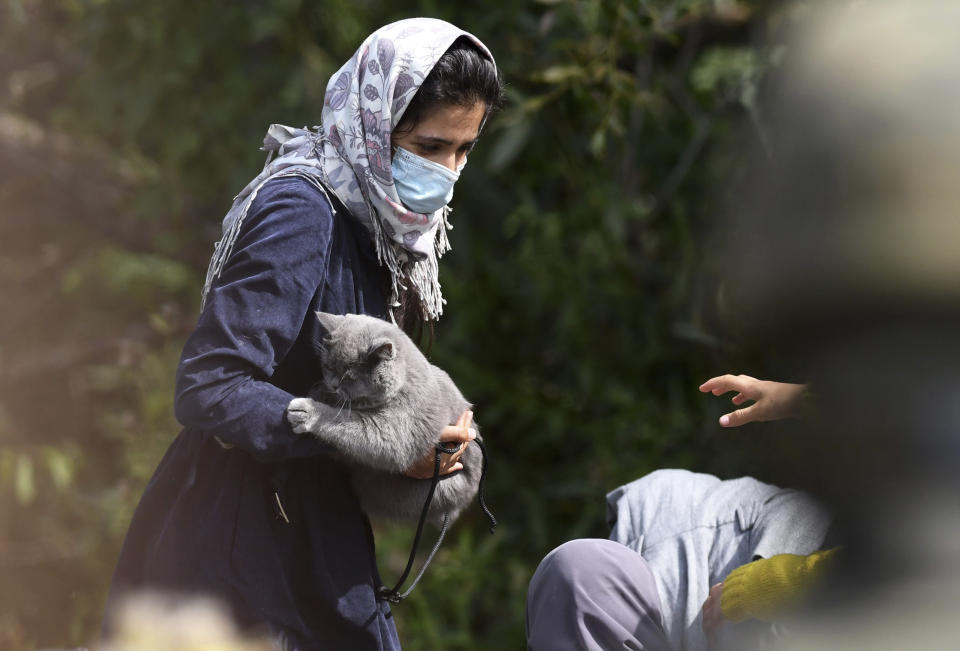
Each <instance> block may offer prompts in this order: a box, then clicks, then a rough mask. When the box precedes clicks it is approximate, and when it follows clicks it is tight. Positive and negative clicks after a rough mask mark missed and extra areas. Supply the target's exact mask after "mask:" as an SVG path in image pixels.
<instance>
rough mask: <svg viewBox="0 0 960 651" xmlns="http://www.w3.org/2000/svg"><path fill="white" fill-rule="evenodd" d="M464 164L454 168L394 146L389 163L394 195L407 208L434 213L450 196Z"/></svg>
mask: <svg viewBox="0 0 960 651" xmlns="http://www.w3.org/2000/svg"><path fill="white" fill-rule="evenodd" d="M466 163H467V162H466V161H463V165H460V167H458V168H457V169H456V171H454V170H451V169H449V168H447V167H444V166H443V165H441V164H439V163H434V162H433V161H432V160H427V159H426V158H423V157H421V156H417V155H416V154H413V153H411V152H409V151H407V150H406V149H404V148H402V147H397V148H396V151H395V153H394V154H393V162H392V164H391V168H392V169H393V184H394V186H395V187H396V188H397V196H399V197H400V201H401V202H402V203H403V205H404V206H406V207H407V208H408V209H409V210H412V211H414V212H418V213H422V214H425V215H429V214H430V213H433V212H436V211H437V210H440V209H441V208H443V207H444V206H445V205H447V204H448V203H450V200H451V199H453V184H454V183H456V182H457V179H459V178H460V170H462V169H463V166H464V165H466Z"/></svg>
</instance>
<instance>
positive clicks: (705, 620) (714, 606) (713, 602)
mask: <svg viewBox="0 0 960 651" xmlns="http://www.w3.org/2000/svg"><path fill="white" fill-rule="evenodd" d="M722 594H723V584H722V583H717V584H716V585H714V586H713V587H711V588H710V593H709V595H708V596H707V600H706V601H704V602H703V610H702V615H701V622H700V625H701V627H702V628H703V632H704V633H706V634H707V637H713V636H714V635H715V634H716V632H717V629H718V628H719V627H720V624H722V623H723V610H722V608H721V606H720V599H721V595H722Z"/></svg>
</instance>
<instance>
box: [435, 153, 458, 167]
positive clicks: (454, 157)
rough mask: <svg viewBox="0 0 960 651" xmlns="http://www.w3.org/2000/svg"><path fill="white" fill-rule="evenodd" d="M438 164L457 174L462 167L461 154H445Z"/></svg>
mask: <svg viewBox="0 0 960 651" xmlns="http://www.w3.org/2000/svg"><path fill="white" fill-rule="evenodd" d="M438 162H439V163H440V164H441V165H443V166H444V167H446V168H447V169H448V170H450V171H451V172H456V171H457V167H458V166H459V165H460V153H459V152H454V153H452V154H445V155H444V156H443V158H442V159H441V160H440V161H438Z"/></svg>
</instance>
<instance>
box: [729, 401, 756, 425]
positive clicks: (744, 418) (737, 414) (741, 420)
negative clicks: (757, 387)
mask: <svg viewBox="0 0 960 651" xmlns="http://www.w3.org/2000/svg"><path fill="white" fill-rule="evenodd" d="M758 408H759V403H754V404H752V405H750V406H749V407H744V408H743V409H737V410H736V411H731V412H730V413H729V414H724V415H723V416H721V417H720V427H740V426H741V425H746V424H747V423H752V422H753V421H755V420H758V419H759V416H760V414H759V413H758Z"/></svg>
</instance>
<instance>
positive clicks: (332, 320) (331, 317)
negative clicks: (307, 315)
mask: <svg viewBox="0 0 960 651" xmlns="http://www.w3.org/2000/svg"><path fill="white" fill-rule="evenodd" d="M316 315H317V320H318V321H319V322H320V325H322V326H323V329H324V330H326V331H327V334H330V333H331V332H333V331H334V330H336V329H337V326H339V325H340V323H341V322H342V321H343V317H342V316H337V315H336V314H330V313H329V312H317V313H316Z"/></svg>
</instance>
